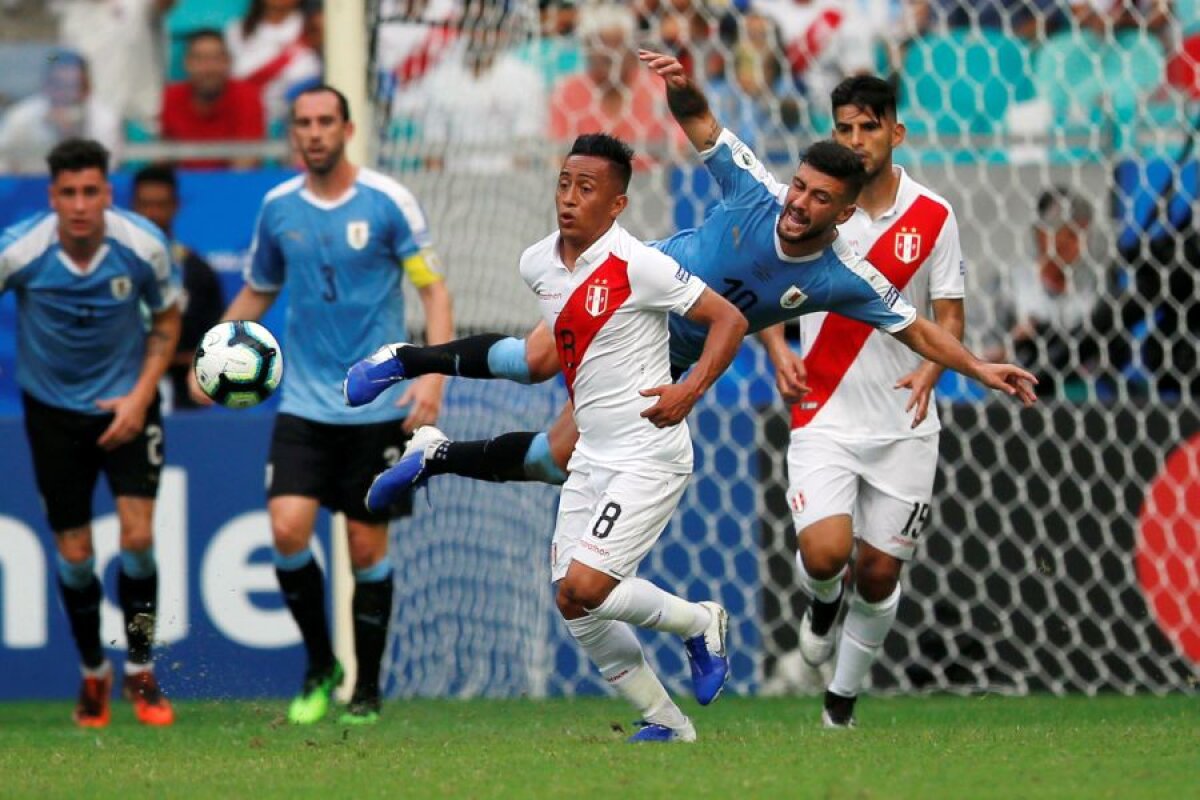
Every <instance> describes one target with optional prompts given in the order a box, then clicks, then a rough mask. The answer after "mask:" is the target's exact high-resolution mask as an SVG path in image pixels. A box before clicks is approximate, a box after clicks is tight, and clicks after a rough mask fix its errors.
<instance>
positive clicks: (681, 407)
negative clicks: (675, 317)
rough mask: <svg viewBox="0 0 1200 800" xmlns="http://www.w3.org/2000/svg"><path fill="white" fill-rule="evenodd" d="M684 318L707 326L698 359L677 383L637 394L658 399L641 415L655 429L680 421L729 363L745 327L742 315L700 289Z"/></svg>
mask: <svg viewBox="0 0 1200 800" xmlns="http://www.w3.org/2000/svg"><path fill="white" fill-rule="evenodd" d="M687 318H688V319H690V320H693V321H694V322H699V323H702V324H704V325H706V326H707V327H708V336H707V338H705V340H704V350H703V352H701V353H700V359H699V360H698V361H697V362H696V364H695V366H693V367H692V369H691V371H690V372H688V376H687V378H685V379H684V380H682V381H680V382H679V383H671V384H667V385H666V386H656V387H654V388H653V389H643V390H642V391H641V392H640V394H641V395H642V396H643V397H657V398H658V402H656V403H655V404H654V405H652V406H650V408H648V409H646V410H645V411H643V412H642V416H643V417H645V418H646V419H648V420H650V422H652V423H653V424H654V425H655V427H658V428H667V427H670V426H671V425H678V424H679V423H680V422H683V420H684V419H685V418H686V417H687V415H688V414H689V413H690V412H691V410H692V406H694V405H696V401H697V400H699V399H700V397H701V395H703V394H704V393H705V392H706V391H708V387H710V386H712V384H713V381H715V380H716V379H717V378H719V377H720V376H721V373H722V372H724V371H725V369H726V368H727V367H728V366H729V362H731V361H733V357H734V356H735V355H737V351H738V347H739V346H741V344H742V337H743V336H745V335H746V328H747V326H748V323H747V322H746V318H745V317H743V316H742V312H740V311H738V310H737V308H736V307H735V306H734V305H733V304H732V303H730V302H729V301H728V300H726V299H725V298H724V297H721V295H719V294H717V293H716V292H714V291H713V290H712V289H705V290H704V293H703V294H701V295H700V299H698V300H697V301H696V302H695V303H694V304H693V305H692V308H691V310H690V311H688V313H687Z"/></svg>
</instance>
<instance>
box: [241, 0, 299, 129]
mask: <svg viewBox="0 0 1200 800" xmlns="http://www.w3.org/2000/svg"><path fill="white" fill-rule="evenodd" d="M300 6H301V0H251V2H250V9H249V10H248V11H247V12H246V16H245V17H243V18H242V19H240V20H237V21H235V22H232V23H230V24H229V26H228V27H227V28H226V29H225V41H226V43H227V44H228V45H229V51H230V53H231V54H232V55H233V75H234V77H235V78H241V79H245V80H247V81H249V82H250V83H252V84H254V85H255V86H257V87H259V89H260V91H261V92H262V102H263V107H264V108H265V109H266V111H267V128H268V131H269V132H270V133H271V134H272V135H274V134H276V133H279V134H282V133H283V132H284V131H285V130H286V123H287V108H288V96H289V94H290V93H291V92H292V90H293V89H295V88H296V87H302V86H305V85H308V84H310V83H312V81H313V80H314V79H318V78H320V76H321V59H320V56H319V54H318V53H317V52H315V51H314V50H313V48H312V46H311V45H310V43H309V39H308V38H307V37H306V35H305V34H306V30H305V14H304V12H303V11H302V10H301V9H300ZM308 33H309V34H311V30H310V31H308Z"/></svg>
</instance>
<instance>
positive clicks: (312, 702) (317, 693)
mask: <svg viewBox="0 0 1200 800" xmlns="http://www.w3.org/2000/svg"><path fill="white" fill-rule="evenodd" d="M345 677H346V673H345V671H344V670H343V669H342V665H341V664H339V663H338V662H336V661H335V662H333V667H332V668H331V669H329V670H327V671H323V672H313V671H312V670H309V672H308V674H307V675H305V676H304V689H303V690H301V692H300V694H299V695H297V696H296V698H295V699H294V700H292V704H291V705H290V706H288V722H290V723H292V724H293V725H312V724H313V723H315V722H320V721H321V719H322V718H324V716H325V714H326V713H328V711H329V701H330V699H331V698H332V697H333V690H334V689H336V688H337V687H338V686H340V685H341V683H342V680H343V679H344V678H345Z"/></svg>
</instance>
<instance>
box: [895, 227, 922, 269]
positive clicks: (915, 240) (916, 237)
mask: <svg viewBox="0 0 1200 800" xmlns="http://www.w3.org/2000/svg"><path fill="white" fill-rule="evenodd" d="M895 252H896V259H897V260H899V261H900V263H902V264H911V263H913V262H914V261H916V260H917V259H918V258H920V256H921V234H919V233H917V229H916V228H901V229H900V231H899V232H898V233H897V234H896V251H895Z"/></svg>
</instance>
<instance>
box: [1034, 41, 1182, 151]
mask: <svg viewBox="0 0 1200 800" xmlns="http://www.w3.org/2000/svg"><path fill="white" fill-rule="evenodd" d="M1165 76H1166V54H1165V53H1164V51H1163V47H1162V44H1161V43H1160V42H1159V40H1158V39H1157V37H1155V36H1154V35H1152V34H1149V33H1146V32H1143V31H1139V30H1123V31H1118V32H1117V33H1116V34H1115V36H1114V37H1113V38H1111V39H1102V38H1101V37H1099V36H1097V35H1096V34H1094V33H1092V32H1091V31H1081V30H1065V31H1062V32H1060V33H1056V34H1054V35H1053V36H1051V37H1050V38H1049V39H1048V40H1047V41H1046V42H1045V44H1043V45H1042V47H1041V49H1040V50H1039V51H1038V54H1037V58H1036V59H1035V62H1034V84H1035V86H1036V89H1037V94H1038V96H1039V97H1041V98H1042V99H1044V100H1045V101H1046V102H1048V103H1049V104H1050V107H1051V109H1052V111H1053V115H1054V125H1055V126H1056V129H1057V130H1070V129H1071V128H1073V127H1078V126H1081V125H1083V126H1097V125H1100V126H1103V125H1111V126H1112V147H1113V148H1114V149H1116V150H1121V149H1125V148H1128V147H1132V146H1133V144H1134V137H1133V134H1134V130H1135V125H1136V124H1137V123H1138V121H1139V117H1142V116H1144V115H1145V114H1146V104H1147V102H1148V100H1149V98H1150V96H1151V94H1153V93H1154V92H1155V90H1157V89H1158V88H1159V87H1161V86H1162V84H1163V82H1164V78H1165Z"/></svg>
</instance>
